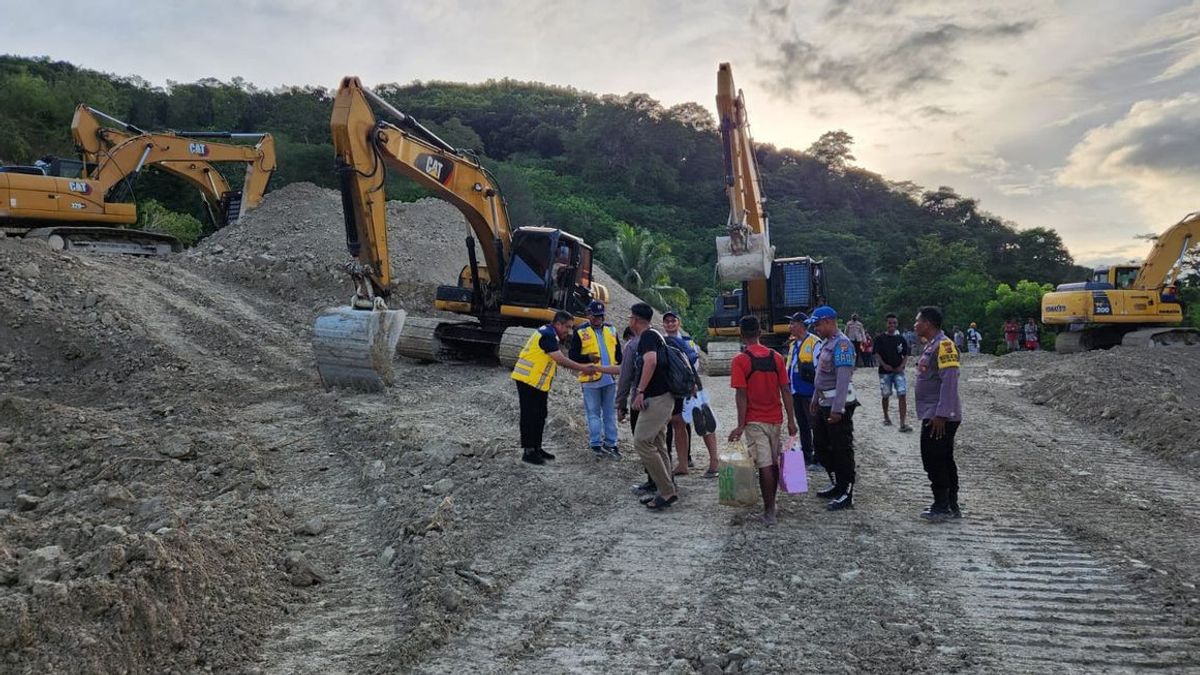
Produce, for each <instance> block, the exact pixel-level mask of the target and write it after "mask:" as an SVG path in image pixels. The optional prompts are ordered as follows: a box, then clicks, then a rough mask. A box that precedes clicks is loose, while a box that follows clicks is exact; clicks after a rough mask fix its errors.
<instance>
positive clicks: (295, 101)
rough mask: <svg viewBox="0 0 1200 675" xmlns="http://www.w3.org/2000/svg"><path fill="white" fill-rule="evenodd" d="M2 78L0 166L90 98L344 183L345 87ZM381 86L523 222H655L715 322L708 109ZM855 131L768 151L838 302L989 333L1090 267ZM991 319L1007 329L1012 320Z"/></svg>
mask: <svg viewBox="0 0 1200 675" xmlns="http://www.w3.org/2000/svg"><path fill="white" fill-rule="evenodd" d="M328 84H329V85H330V86H331V87H332V86H335V85H336V83H328ZM0 91H3V92H4V96H3V97H0V161H4V162H18V163H20V162H29V161H31V160H33V159H36V158H38V157H40V156H42V155H46V154H64V155H70V154H72V148H71V141H70V135H69V133H68V127H69V124H70V120H71V114H72V112H73V109H74V107H75V105H76V104H77V103H88V104H89V105H92V106H93V107H96V108H99V109H101V110H104V111H106V112H109V113H111V114H113V115H116V116H117V117H120V118H123V119H125V120H127V121H129V122H131V123H133V124H136V125H138V126H141V127H143V128H148V129H189V130H199V129H214V130H235V131H268V132H270V133H272V134H273V135H274V136H275V137H276V139H277V149H278V159H279V170H278V172H277V173H276V175H275V178H274V180H273V183H272V185H273V187H279V186H281V185H284V184H286V183H290V182H295V181H311V182H313V183H317V184H318V185H323V186H326V187H331V188H332V187H335V183H334V174H333V170H332V166H333V161H332V156H333V151H332V147H331V145H330V141H329V114H330V106H331V100H332V94H333V91H332V90H331V89H327V88H324V87H312V86H305V87H288V88H281V89H276V90H273V91H263V90H259V89H256V88H255V87H253V86H252V85H251V84H249V83H247V82H244V81H241V80H240V79H235V80H234V81H232V82H228V83H225V82H219V81H216V80H201V81H199V82H195V83H190V84H179V83H172V84H171V85H170V86H168V87H166V88H156V87H152V86H150V85H149V84H148V83H146V82H145V81H142V80H141V79H139V78H137V77H117V76H113V75H108V74H104V73H98V72H95V71H91V70H85V69H81V68H78V67H76V66H73V65H71V64H67V63H61V62H53V61H50V60H48V59H28V58H21V57H14V56H4V57H0ZM376 91H377V92H379V93H380V94H381V95H383V96H384V97H385V98H387V99H388V100H389V101H392V102H393V103H395V104H396V106H397V107H398V108H399V109H401V110H403V111H405V112H406V113H409V114H411V115H413V116H415V117H416V118H417V119H418V120H421V121H422V122H423V123H425V124H426V125H427V126H429V127H430V128H431V129H433V130H434V131H435V132H437V133H438V134H440V135H441V136H442V137H443V138H445V139H446V140H447V141H449V142H450V143H452V144H454V145H455V146H457V147H462V148H467V149H470V150H472V151H474V152H477V153H478V154H479V156H480V157H481V158H482V159H483V161H484V162H485V163H486V164H487V165H489V167H491V168H492V169H493V170H494V171H495V173H496V176H497V178H498V180H499V182H500V184H501V186H502V187H503V189H504V191H505V194H506V196H507V198H508V202H509V208H510V211H511V215H512V217H513V220H514V222H516V223H517V224H518V225H543V224H545V225H555V226H558V227H562V228H563V229H566V230H568V231H571V232H574V233H576V234H579V235H581V236H583V237H584V238H586V239H587V240H588V241H589V242H592V243H593V244H597V243H599V242H604V241H608V240H616V239H617V234H618V232H619V231H621V226H622V225H623V224H628V225H630V226H632V227H633V228H635V229H637V230H640V231H645V232H649V233H650V234H651V235H652V236H653V237H654V238H655V239H656V241H657V243H658V244H659V245H658V246H646V247H644V248H647V249H650V250H653V251H655V252H656V255H658V256H662V255H669V256H670V258H671V260H669V261H668V262H669V263H670V264H668V265H666V266H665V267H664V266H662V265H656V266H655V267H656V268H657V271H655V272H653V273H652V274H651V276H653V277H654V278H650V279H646V280H645V283H646V284H648V285H657V286H663V287H669V286H678V287H680V288H682V289H683V290H684V291H685V292H686V294H687V297H688V298H690V307H689V309H688V310H687V316H686V318H685V320H686V323H687V325H688V326H689V327H690V328H691V329H692V330H693V332H703V331H702V326H703V325H704V319H705V317H707V315H708V312H709V308H710V305H711V298H712V297H713V294H714V293H715V290H716V283H715V279H714V276H713V258H714V256H715V250H714V245H713V239H714V237H716V236H717V235H718V234H719V233H720V232H721V231H722V229H723V227H724V225H725V222H726V219H727V213H728V210H727V206H726V200H725V194H724V184H723V181H724V168H723V162H722V157H721V146H720V142H719V137H718V134H717V130H716V124H715V122H714V120H713V117H712V115H711V114H710V113H709V112H708V111H707V110H705V109H704V108H703V107H701V106H699V105H697V104H694V103H687V104H681V105H677V106H673V107H670V108H666V107H663V106H662V105H661V104H659V103H658V102H657V101H655V100H654V99H652V98H650V97H649V96H647V95H645V94H627V95H624V96H597V95H594V94H590V93H586V92H580V91H576V90H574V89H569V88H561V87H550V86H546V85H542V84H535V83H523V82H516V81H511V80H502V81H489V82H486V83H483V84H478V85H467V84H458V83H444V82H415V83H412V84H407V85H397V84H387V85H381V86H378V87H376ZM852 143H853V139H852V138H851V136H850V135H849V134H847V133H845V132H843V131H834V132H829V133H826V134H825V135H823V136H822V137H821V138H820V139H817V140H816V141H815V142H814V143H813V145H812V146H811V147H810V148H809V149H808V150H806V151H803V152H802V151H798V150H791V149H780V148H776V147H774V146H771V145H761V146H759V148H758V159H759V165H760V167H761V169H762V174H763V182H764V190H765V193H766V195H767V196H768V199H769V200H768V207H769V215H770V218H771V227H772V241H773V243H774V244H775V245H776V248H777V252H778V254H779V255H787V256H790V255H811V256H814V257H817V258H823V259H824V260H825V261H826V266H827V270H828V275H829V279H830V288H831V298H830V299H831V302H832V303H833V304H834V305H835V306H836V307H838V309H840V310H841V311H843V312H845V313H847V314H848V313H849V312H851V311H857V312H858V313H859V314H861V315H863V316H865V317H867V318H869V319H870V324H869V325H870V326H871V327H872V328H875V327H879V326H880V325H881V318H882V316H883V314H885V313H886V312H888V311H895V312H897V313H898V314H900V315H901V316H902V317H904V320H905V321H907V320H908V317H911V316H912V314H913V313H914V311H915V309H916V308H917V307H918V306H920V305H922V304H928V303H932V304H939V305H943V306H945V307H946V309H947V310H948V316H947V320H948V323H949V324H961V325H966V323H967V322H969V321H971V320H975V321H979V322H980V326H981V328H984V327H985V326H984V324H983V321H984V320H985V319H984V317H985V312H986V307H985V305H986V303H987V302H988V301H989V300H993V299H995V298H996V295H997V290H996V289H997V285H998V284H1008V285H1009V286H1013V287H1015V286H1016V285H1017V283H1018V282H1019V281H1021V280H1025V279H1029V280H1034V281H1037V282H1038V283H1050V284H1055V283H1059V282H1062V281H1067V280H1081V279H1083V278H1084V277H1085V275H1086V271H1085V270H1083V269H1081V268H1079V267H1077V266H1075V265H1074V262H1073V260H1072V259H1071V256H1070V255H1069V254H1068V252H1067V250H1066V248H1065V247H1064V246H1063V243H1062V240H1061V239H1060V238H1059V236H1058V234H1057V233H1055V232H1054V231H1053V230H1050V229H1046V228H1041V227H1038V228H1032V229H1027V230H1020V231H1018V230H1017V229H1016V228H1015V226H1014V225H1013V224H1012V223H1008V222H1005V221H1003V220H1002V219H1000V218H998V217H995V216H992V215H989V214H987V213H985V212H983V211H981V210H980V209H979V207H978V204H977V202H976V201H975V200H973V199H970V198H968V197H965V196H962V195H959V194H958V193H956V192H955V191H954V190H953V189H951V188H949V187H939V188H937V189H935V190H926V189H924V188H922V187H920V186H917V185H914V184H912V183H895V182H891V181H888V180H886V179H885V178H883V177H882V176H879V175H878V174H874V173H871V172H869V171H866V170H864V169H860V168H857V167H854V166H852V165H851V162H852V161H853V159H854V158H853V155H852V154H851V153H852ZM150 173H151V175H148V176H144V177H143V179H142V180H141V182H140V183H139V185H138V190H137V197H138V199H139V200H143V199H148V198H151V197H153V198H154V199H155V200H157V201H158V202H159V203H161V204H162V205H164V206H165V207H167V208H169V209H171V210H174V211H180V212H183V213H188V214H193V215H195V216H196V217H197V218H199V219H201V220H204V219H206V216H205V215H204V209H203V208H202V205H201V202H200V199H199V197H198V196H197V195H195V194H193V192H192V191H191V190H190V189H189V188H187V187H186V186H185V185H183V184H181V183H179V182H178V181H175V180H174V179H172V178H170V177H169V176H164V175H154V172H150ZM390 181H391V182H390V184H389V186H388V194H389V197H391V198H394V199H406V200H411V199H414V198H417V197H420V196H423V195H424V193H423V192H422V191H421V190H420V189H419V188H416V187H415V186H413V185H412V184H411V183H407V182H405V181H403V180H402V179H400V178H399V177H393V178H391V179H390ZM329 226H330V227H341V225H340V223H329ZM206 227H211V226H209V225H206ZM626 243H627V244H628V243H629V242H626ZM620 248H621V247H620V246H619V245H613V246H609V247H602V248H601V251H602V254H601V259H602V260H605V259H606V257H607V258H608V260H607V262H608V264H609V266H610V267H614V266H619V264H618V262H617V261H616V260H615V259H612V258H611V256H613V255H616V253H617V252H618V251H619V250H620ZM626 248H628V246H627V247H626ZM605 252H607V254H608V256H605V255H604V253H605ZM664 269H665V270H667V272H666V273H665V275H664V274H661V272H662V271H663V270H664ZM622 272H623V273H624V272H625V271H624V270H622ZM625 276H628V274H625ZM986 320H987V321H989V322H991V321H992V319H991V318H990V317H989V318H987V319H986ZM984 332H985V333H987V334H988V335H989V337H992V336H996V337H998V333H999V326H994V327H993V326H990V325H989V326H986V330H985V331H984Z"/></svg>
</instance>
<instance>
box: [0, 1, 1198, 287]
mask: <svg viewBox="0 0 1200 675" xmlns="http://www.w3.org/2000/svg"><path fill="white" fill-rule="evenodd" d="M0 6H7V7H6V8H5V10H4V12H3V15H4V17H5V21H4V22H3V23H0V52H4V53H10V54H19V55H23V56H49V57H51V58H54V59H59V60H65V61H70V62H72V63H75V64H78V65H80V66H83V67H86V68H92V69H95V70H101V71H105V72H110V73H115V74H119V75H139V76H141V77H143V78H145V79H146V80H148V81H150V82H151V83H153V84H156V85H166V84H167V83H168V82H170V81H174V82H191V81H195V80H198V79H201V78H206V77H215V78H218V79H221V80H229V79H231V78H233V77H238V76H240V77H242V78H244V79H245V80H247V81H248V82H251V83H253V84H254V85H256V86H259V87H263V88H272V87H276V86H281V85H322V86H327V87H330V88H335V87H336V86H337V83H338V81H339V80H340V79H341V78H342V77H343V76H345V75H351V74H353V75H359V76H361V77H362V78H363V81H364V82H365V83H366V84H368V85H371V84H377V83H385V82H399V83H407V82H411V81H414V80H424V81H429V80H449V81H460V82H482V81H485V80H488V79H492V78H503V77H508V78H513V79H518V80H527V81H538V82H545V83H548V84H556V85H565V86H572V87H575V88H577V89H581V90H584V91H590V92H594V93H597V94H610V93H611V94H625V93H628V92H641V93H646V94H649V95H650V96H652V97H653V98H655V99H657V100H659V101H661V102H662V103H663V104H665V105H668V106H669V105H674V104H676V103H681V102H685V101H696V102H698V103H701V104H703V105H705V106H707V107H708V108H709V109H710V110H713V109H714V102H713V101H714V96H715V90H716V70H717V65H718V64H719V63H721V62H730V63H731V64H732V66H733V73H734V78H735V82H736V84H737V85H738V86H739V87H740V88H741V89H742V90H743V91H744V93H745V97H746V104H747V109H748V110H749V114H750V121H751V132H752V134H753V135H754V138H755V140H756V141H758V142H760V143H771V144H774V145H776V146H779V147H793V148H797V149H804V148H807V147H808V146H809V145H810V144H811V143H812V142H813V141H814V140H816V139H817V138H818V137H819V136H820V135H821V134H822V133H824V132H826V131H830V130H835V129H843V130H845V131H847V132H848V133H850V135H851V136H853V137H854V139H855V145H854V155H855V157H856V162H855V164H857V165H858V166H860V167H863V168H865V169H867V170H870V171H874V172H877V173H880V174H882V175H883V176H884V177H885V178H887V179H889V180H893V181H912V182H914V183H917V184H919V185H922V186H925V187H927V188H936V187H938V186H943V185H946V186H951V187H953V188H955V189H956V190H957V191H958V192H959V193H960V194H963V195H965V196H970V197H973V198H976V199H978V200H979V202H980V208H982V209H983V210H985V211H987V212H989V213H992V214H994V215H996V216H999V217H1001V218H1004V219H1006V220H1009V221H1012V222H1013V223H1014V224H1016V225H1017V226H1018V227H1050V228H1054V229H1056V230H1057V231H1058V232H1059V233H1060V234H1061V235H1062V237H1063V240H1064V241H1065V243H1066V244H1067V247H1068V249H1069V250H1070V251H1071V253H1072V254H1073V255H1074V256H1075V259H1076V261H1077V262H1079V263H1081V264H1087V265H1099V264H1108V263H1113V262H1123V261H1126V260H1130V259H1134V258H1137V259H1140V258H1141V257H1142V256H1144V255H1145V253H1146V252H1147V250H1148V244H1146V242H1144V241H1140V240H1136V239H1134V237H1135V235H1139V234H1145V233H1157V232H1161V231H1162V230H1164V229H1166V228H1167V227H1168V226H1169V225H1171V224H1173V223H1175V222H1177V221H1178V220H1180V219H1181V218H1182V217H1183V216H1184V215H1185V214H1186V213H1188V212H1189V211H1195V210H1200V194H1197V189H1196V188H1197V186H1200V180H1198V179H1200V0H1137V1H1136V2H1131V1H1129V0H1057V1H1052V0H1003V1H996V0H892V1H891V2H889V1H887V0H689V1H688V2H683V1H679V0H607V2H603V3H599V2H579V1H576V0H489V1H487V2H484V1H483V0H438V1H437V2H428V1H425V2H410V1H409V0H239V1H238V2H228V1H226V0H207V1H206V2H204V3H195V2H184V1H182V0H125V1H124V2H122V3H119V4H114V3H98V2H95V1H94V0H88V1H79V0H59V1H56V2H42V3H31V2H28V1H27V0H0ZM65 18H69V20H65ZM769 196H770V195H768V197H769Z"/></svg>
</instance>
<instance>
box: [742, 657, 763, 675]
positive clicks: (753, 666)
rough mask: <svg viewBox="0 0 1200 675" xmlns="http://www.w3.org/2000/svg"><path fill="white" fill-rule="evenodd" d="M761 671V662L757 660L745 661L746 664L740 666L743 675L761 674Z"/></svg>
mask: <svg viewBox="0 0 1200 675" xmlns="http://www.w3.org/2000/svg"><path fill="white" fill-rule="evenodd" d="M762 669H763V664H762V661H759V660H758V659H747V660H746V662H745V663H743V664H742V672H743V673H757V672H761V671H762Z"/></svg>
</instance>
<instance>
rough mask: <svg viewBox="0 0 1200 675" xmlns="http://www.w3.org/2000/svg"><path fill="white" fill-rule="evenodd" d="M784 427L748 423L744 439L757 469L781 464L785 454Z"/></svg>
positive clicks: (763, 423)
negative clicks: (782, 456) (780, 457)
mask: <svg viewBox="0 0 1200 675" xmlns="http://www.w3.org/2000/svg"><path fill="white" fill-rule="evenodd" d="M782 433H783V425H782V424H767V423H765V422H747V423H746V431H745V433H744V434H743V438H744V439H745V441H746V452H747V454H749V455H750V461H752V462H754V466H755V468H758V469H762V468H765V467H768V466H774V465H776V464H778V463H779V456H780V455H781V454H782V453H783V438H782Z"/></svg>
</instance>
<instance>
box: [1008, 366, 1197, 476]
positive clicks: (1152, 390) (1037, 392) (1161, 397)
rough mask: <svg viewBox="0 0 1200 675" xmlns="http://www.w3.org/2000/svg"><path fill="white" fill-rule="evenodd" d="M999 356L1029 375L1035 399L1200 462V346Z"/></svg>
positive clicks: (1179, 458) (1158, 450)
mask: <svg viewBox="0 0 1200 675" xmlns="http://www.w3.org/2000/svg"><path fill="white" fill-rule="evenodd" d="M998 363H999V364H1009V363H1011V364H1013V366H1014V367H1016V368H1023V369H1024V370H1025V372H1026V373H1028V374H1029V375H1027V381H1026V383H1025V384H1024V392H1025V394H1026V395H1027V396H1028V397H1029V399H1030V400H1031V401H1032V402H1033V403H1036V404H1039V405H1041V404H1044V405H1049V406H1051V407H1054V408H1057V409H1059V410H1062V411H1064V412H1066V413H1068V414H1070V415H1071V416H1072V417H1074V418H1076V419H1078V420H1080V421H1081V422H1082V423H1084V424H1088V425H1095V426H1100V427H1103V428H1106V429H1108V430H1109V431H1111V432H1112V433H1113V435H1114V436H1116V437H1118V438H1123V439H1125V440H1126V441H1128V442H1129V443H1130V444H1132V445H1135V446H1139V447H1143V448H1146V449H1147V450H1149V451H1151V452H1153V453H1154V454H1157V455H1159V456H1161V457H1163V458H1166V459H1169V460H1172V461H1176V462H1181V463H1184V464H1186V465H1189V466H1192V467H1200V408H1198V407H1197V405H1196V401H1198V400H1200V349H1196V348H1195V347H1187V346H1177V347H1159V348H1154V349H1136V348H1127V347H1117V348H1114V349H1110V350H1107V351H1094V352H1086V353H1082V354H1072V355H1060V354H1052V353H1048V352H1036V353H1028V352H1019V353H1016V354H1011V355H1008V356H1005V357H1003V358H1002V359H1000V360H999V361H998ZM1002 367H1006V365H1005V366H1002Z"/></svg>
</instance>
